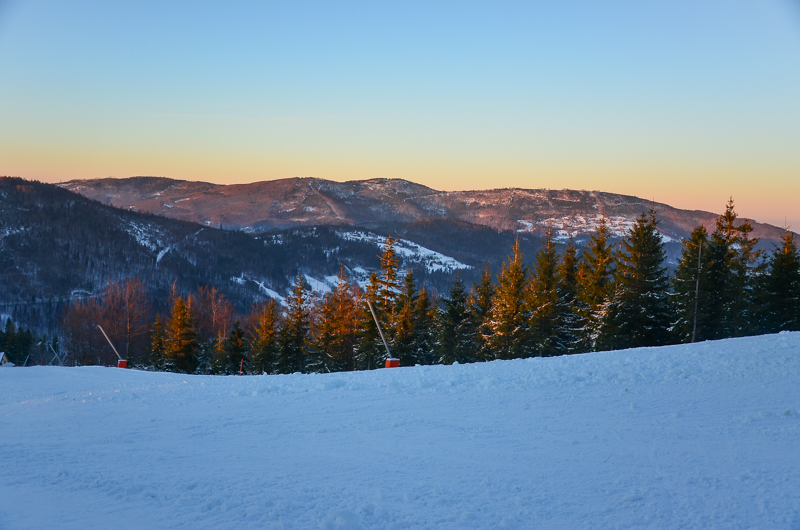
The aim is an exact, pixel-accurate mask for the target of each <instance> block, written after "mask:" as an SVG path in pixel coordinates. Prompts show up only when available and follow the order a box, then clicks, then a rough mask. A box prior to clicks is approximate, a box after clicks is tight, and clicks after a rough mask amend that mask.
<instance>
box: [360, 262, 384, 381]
mask: <svg viewBox="0 0 800 530" xmlns="http://www.w3.org/2000/svg"><path fill="white" fill-rule="evenodd" d="M380 290H381V282H380V280H379V279H378V275H377V274H375V273H374V272H373V273H372V274H371V275H370V277H369V283H367V285H366V289H365V292H364V295H363V296H362V297H361V304H360V307H359V311H358V332H357V333H356V349H355V356H356V364H357V366H358V369H359V370H374V369H375V368H380V367H381V366H383V364H384V361H385V360H386V350H385V349H384V346H383V342H382V341H381V336H380V334H379V333H378V328H377V327H376V326H375V319H374V318H373V316H372V312H371V311H370V308H369V305H368V304H367V300H369V302H370V303H371V304H372V308H373V310H374V311H375V315H376V316H377V317H378V319H379V320H383V316H382V315H383V313H382V311H381V310H382V304H381V303H380V298H379V296H380Z"/></svg>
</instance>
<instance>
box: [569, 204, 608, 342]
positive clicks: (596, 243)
mask: <svg viewBox="0 0 800 530" xmlns="http://www.w3.org/2000/svg"><path fill="white" fill-rule="evenodd" d="M610 236H611V231H610V230H609V228H608V221H607V220H606V218H605V216H603V217H602V218H601V220H600V226H599V227H598V228H597V231H595V233H594V234H592V237H591V239H590V241H589V244H588V246H587V248H586V250H585V251H584V252H583V256H582V259H581V263H580V265H579V267H578V300H577V304H576V305H577V311H578V315H579V336H580V343H579V347H578V350H579V351H594V350H596V349H597V347H598V339H599V338H600V333H601V330H600V328H601V326H602V323H603V322H604V320H605V316H606V313H607V309H608V307H607V305H608V302H609V300H610V299H611V295H612V294H613V292H614V282H613V280H612V279H613V272H614V267H613V265H614V251H613V248H612V247H611V245H610V244H609V242H608V238H609V237H610Z"/></svg>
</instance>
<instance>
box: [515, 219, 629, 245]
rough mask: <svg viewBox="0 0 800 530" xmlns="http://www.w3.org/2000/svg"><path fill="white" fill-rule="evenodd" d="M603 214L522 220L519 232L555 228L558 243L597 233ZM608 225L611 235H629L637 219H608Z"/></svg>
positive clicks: (554, 237) (555, 237)
mask: <svg viewBox="0 0 800 530" xmlns="http://www.w3.org/2000/svg"><path fill="white" fill-rule="evenodd" d="M602 218H603V216H602V215H601V214H595V215H581V214H575V215H565V216H562V217H549V218H547V219H540V220H526V219H520V220H518V221H517V222H518V223H519V224H521V225H522V227H521V228H518V229H517V232H533V231H535V230H537V229H541V228H545V229H547V228H550V227H552V228H553V239H555V240H556V241H566V240H568V239H569V238H570V237H577V236H581V235H586V234H593V233H595V232H597V229H598V228H599V227H600V220H601V219H602ZM606 223H607V224H608V228H609V230H610V231H611V233H612V234H613V235H615V236H617V237H624V236H625V235H627V233H628V231H629V230H630V229H631V227H632V226H633V225H634V224H635V223H636V220H635V219H632V218H628V217H624V216H620V215H617V216H612V217H606Z"/></svg>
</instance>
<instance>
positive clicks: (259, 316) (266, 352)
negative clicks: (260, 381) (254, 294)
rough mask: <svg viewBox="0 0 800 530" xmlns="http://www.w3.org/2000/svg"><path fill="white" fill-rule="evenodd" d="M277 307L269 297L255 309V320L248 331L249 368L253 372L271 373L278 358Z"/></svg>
mask: <svg viewBox="0 0 800 530" xmlns="http://www.w3.org/2000/svg"><path fill="white" fill-rule="evenodd" d="M277 321H278V308H277V305H276V304H275V300H273V299H272V298H270V299H269V300H268V301H267V303H266V304H262V305H261V306H259V307H257V309H256V322H255V324H254V325H253V327H252V331H251V332H250V355H249V356H250V369H251V370H252V372H253V373H254V374H271V373H273V372H274V371H275V365H276V363H277V358H278V332H277Z"/></svg>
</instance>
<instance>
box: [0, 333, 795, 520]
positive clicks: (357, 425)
mask: <svg viewBox="0 0 800 530" xmlns="http://www.w3.org/2000/svg"><path fill="white" fill-rule="evenodd" d="M798 440H800V333H784V334H780V335H772V336H765V337H756V338H744V339H731V340H726V341H720V342H708V343H702V344H696V345H685V346H672V347H666V348H652V349H637V350H627V351H620V352H607V353H597V354H587V355H579V356H571V357H560V358H552V359H530V360H519V361H506V362H493V363H486V364H476V365H461V366H435V367H415V368H400V369H392V370H378V371H373V372H358V373H346V374H328V375H299V374H296V375H290V376H261V377H210V376H184V375H177V374H166V373H147V372H138V371H134V370H120V369H113V368H88V367H87V368H55V367H54V368H48V367H38V368H0V458H2V460H0V462H2V463H1V464H0V528H3V529H5V528H9V529H28V528H536V527H544V528H630V527H649V528H698V527H704V528H705V527H718V528H797V527H798V525H800V451H799V450H798V448H799V447H800V443H799V442H798Z"/></svg>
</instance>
